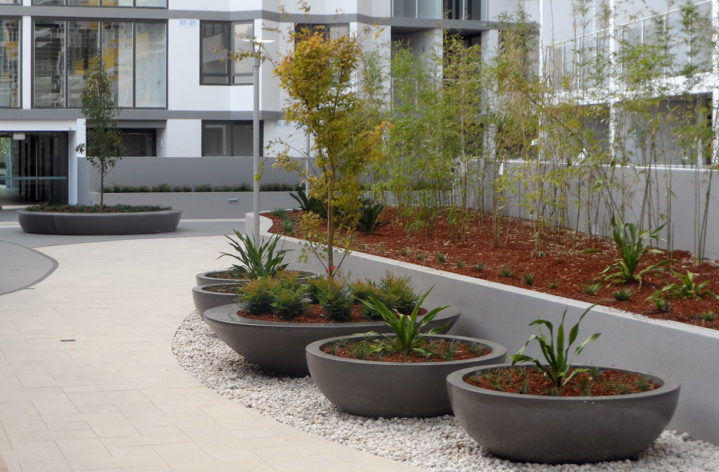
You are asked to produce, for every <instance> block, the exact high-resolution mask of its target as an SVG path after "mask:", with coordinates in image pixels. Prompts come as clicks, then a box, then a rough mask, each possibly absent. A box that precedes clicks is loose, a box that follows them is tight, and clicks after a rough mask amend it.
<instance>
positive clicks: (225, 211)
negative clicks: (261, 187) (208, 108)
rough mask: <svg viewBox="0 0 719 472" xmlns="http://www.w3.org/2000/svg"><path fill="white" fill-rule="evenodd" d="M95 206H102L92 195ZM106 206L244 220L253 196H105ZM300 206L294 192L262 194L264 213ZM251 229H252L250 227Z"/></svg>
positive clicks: (98, 198)
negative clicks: (142, 207)
mask: <svg viewBox="0 0 719 472" xmlns="http://www.w3.org/2000/svg"><path fill="white" fill-rule="evenodd" d="M90 196H91V202H90V203H91V204H98V203H99V202H100V194H99V193H95V192H93V193H91V194H90ZM105 204H106V205H157V206H160V207H168V206H169V207H172V208H174V209H175V210H180V211H182V216H183V218H242V216H243V215H244V214H245V213H246V212H248V211H252V192H138V193H105ZM296 206H297V202H296V201H295V200H294V199H293V198H292V197H290V192H261V193H260V209H261V210H262V211H268V210H274V209H276V208H293V207H296ZM248 228H251V226H248Z"/></svg>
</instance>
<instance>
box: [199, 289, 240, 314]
mask: <svg viewBox="0 0 719 472" xmlns="http://www.w3.org/2000/svg"><path fill="white" fill-rule="evenodd" d="M241 285H242V284H240V283H222V284H211V285H201V286H197V287H192V301H193V302H194V303H195V308H197V311H198V312H199V313H200V314H202V313H204V312H205V310H208V309H210V308H214V307H216V306H221V305H227V304H230V303H234V302H235V299H236V298H237V294H236V293H223V292H213V291H211V290H210V289H211V288H213V287H225V288H233V289H237V288H239V287H240V286H241Z"/></svg>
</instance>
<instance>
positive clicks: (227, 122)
mask: <svg viewBox="0 0 719 472" xmlns="http://www.w3.org/2000/svg"><path fill="white" fill-rule="evenodd" d="M264 123H265V122H264V120H260V123H259V126H260V157H262V156H263V155H264V153H263V146H262V143H264V137H265V136H264V135H265V133H264V131H265V126H264ZM208 124H212V125H230V133H229V137H230V143H229V145H228V146H226V147H227V148H228V149H229V150H230V152H229V153H228V154H205V145H206V143H205V139H206V135H205V126H206V125H208ZM234 124H246V125H249V126H250V130H252V120H202V129H201V131H200V135H201V143H200V146H201V150H200V154H201V155H202V157H250V156H252V153H250V154H249V155H248V156H245V155H242V156H239V155H238V156H236V155H234V154H232V148H233V147H234V146H233V143H232V125H234ZM252 131H253V134H252V136H253V138H254V130H252Z"/></svg>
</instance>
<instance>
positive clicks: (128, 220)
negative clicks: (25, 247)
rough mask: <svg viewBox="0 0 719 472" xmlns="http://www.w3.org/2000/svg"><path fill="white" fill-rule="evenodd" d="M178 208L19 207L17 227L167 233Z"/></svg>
mask: <svg viewBox="0 0 719 472" xmlns="http://www.w3.org/2000/svg"><path fill="white" fill-rule="evenodd" d="M181 213H182V212H181V211H180V210H160V211H139V212H134V213H64V212H43V211H27V210H20V211H18V212H17V218H18V222H19V223H20V227H21V228H22V230H23V231H24V232H26V233H38V234H63V235H75V236H77V235H126V234H151V233H169V232H172V231H175V230H176V229H177V225H178V223H179V222H180V215H181Z"/></svg>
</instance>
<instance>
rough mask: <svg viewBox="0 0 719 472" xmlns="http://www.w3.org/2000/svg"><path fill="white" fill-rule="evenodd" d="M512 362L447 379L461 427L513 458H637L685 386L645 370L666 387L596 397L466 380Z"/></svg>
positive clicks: (671, 411)
mask: <svg viewBox="0 0 719 472" xmlns="http://www.w3.org/2000/svg"><path fill="white" fill-rule="evenodd" d="M502 367H508V365H507V364H503V365H490V366H485V367H481V368H479V369H478V368H473V367H470V368H467V369H462V370H458V371H456V372H453V373H451V374H450V375H449V376H448V377H447V389H448V393H449V400H450V403H451V404H452V410H453V412H454V415H455V416H456V417H457V420H458V421H459V424H460V425H461V426H462V427H463V428H464V429H465V430H466V431H467V433H469V435H470V436H472V438H474V440H475V441H477V442H478V443H479V444H480V445H481V446H482V447H484V448H486V449H488V450H489V451H491V452H492V453H494V454H496V455H498V456H500V457H504V458H507V459H510V460H513V461H519V462H545V463H564V462H570V463H585V462H599V461H611V460H622V459H628V458H631V457H634V456H636V455H637V454H638V453H640V452H641V451H643V450H644V449H646V448H647V447H649V446H650V445H651V443H652V442H653V441H654V440H655V439H656V438H657V437H658V436H659V435H660V434H661V432H662V430H663V429H664V427H665V426H666V425H667V423H669V420H671V418H672V415H673V414H674V410H675V409H676V406H677V401H678V400H679V385H676V384H674V383H672V382H669V381H667V380H664V379H662V378H660V377H657V376H655V375H651V374H647V373H644V372H639V371H629V370H627V371H626V372H632V373H637V374H641V375H645V376H646V377H648V378H649V379H650V380H651V381H652V382H654V383H656V384H658V385H660V387H658V388H656V389H654V390H650V391H647V392H641V393H631V394H626V395H613V396H594V397H551V396H540V395H520V394H514V393H505V392H498V391H494V390H488V389H483V388H479V387H475V386H473V385H471V384H468V383H467V382H465V381H464V379H465V378H466V377H468V376H470V375H473V374H475V373H479V372H482V371H486V370H490V369H496V368H502Z"/></svg>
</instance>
